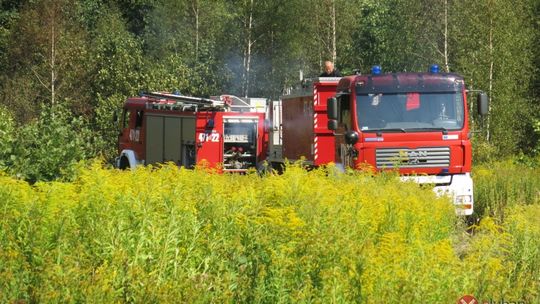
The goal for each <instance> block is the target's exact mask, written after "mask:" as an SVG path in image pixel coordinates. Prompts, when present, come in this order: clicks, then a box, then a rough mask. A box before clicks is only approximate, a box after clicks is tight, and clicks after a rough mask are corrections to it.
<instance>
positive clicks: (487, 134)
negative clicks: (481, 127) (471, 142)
mask: <svg viewBox="0 0 540 304" xmlns="http://www.w3.org/2000/svg"><path fill="white" fill-rule="evenodd" d="M494 60H495V59H494V58H493V16H490V18H489V61H490V62H489V88H488V90H489V93H488V98H489V106H488V107H489V108H488V112H491V104H492V102H491V101H492V100H493V98H492V96H493V64H494ZM486 120H487V122H486V129H487V133H486V140H487V141H488V142H489V141H490V139H491V133H490V129H489V127H490V119H489V115H488V117H487V118H486Z"/></svg>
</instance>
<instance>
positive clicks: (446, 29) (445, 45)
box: [444, 0, 450, 73]
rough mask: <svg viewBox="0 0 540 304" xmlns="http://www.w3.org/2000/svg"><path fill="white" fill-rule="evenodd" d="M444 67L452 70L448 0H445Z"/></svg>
mask: <svg viewBox="0 0 540 304" xmlns="http://www.w3.org/2000/svg"><path fill="white" fill-rule="evenodd" d="M444 69H445V70H446V73H449V72H450V67H449V65H448V0H444Z"/></svg>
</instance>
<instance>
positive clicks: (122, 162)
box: [118, 156, 131, 170]
mask: <svg viewBox="0 0 540 304" xmlns="http://www.w3.org/2000/svg"><path fill="white" fill-rule="evenodd" d="M129 167H131V166H130V165H129V160H128V159H127V157H125V156H122V157H121V158H120V163H119V164H118V169H120V170H126V169H127V168H129Z"/></svg>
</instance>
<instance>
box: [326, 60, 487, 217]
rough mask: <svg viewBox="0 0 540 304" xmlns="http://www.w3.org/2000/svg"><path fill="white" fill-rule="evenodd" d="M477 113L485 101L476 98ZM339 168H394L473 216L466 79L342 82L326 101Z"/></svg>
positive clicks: (417, 76)
mask: <svg viewBox="0 0 540 304" xmlns="http://www.w3.org/2000/svg"><path fill="white" fill-rule="evenodd" d="M478 106H479V114H481V115H483V114H485V113H487V108H488V107H487V96H486V95H485V94H484V93H481V94H479V98H478ZM328 117H329V121H328V128H329V129H330V130H333V131H334V133H335V155H336V163H338V164H340V165H342V166H344V167H351V168H364V167H366V164H367V165H368V166H370V167H372V168H374V169H376V170H387V169H390V170H399V173H400V174H401V175H402V179H403V180H413V181H415V182H418V183H421V184H432V185H434V186H435V191H436V192H438V193H445V194H449V195H451V196H452V197H453V200H454V204H455V205H456V210H457V213H458V214H462V215H470V214H472V212H473V205H474V202H473V181H472V178H471V164H472V147H471V142H470V136H471V133H470V130H469V120H468V118H469V113H468V107H467V90H466V89H465V85H464V81H463V78H462V77H461V76H459V75H457V74H453V73H439V71H438V67H436V66H432V68H431V71H430V72H427V73H388V74H383V73H381V70H380V67H374V68H373V70H372V73H371V74H369V75H354V76H348V77H344V78H342V79H341V80H340V82H339V84H338V86H337V94H336V97H334V98H330V99H329V100H328Z"/></svg>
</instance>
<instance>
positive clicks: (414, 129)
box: [407, 127, 448, 134]
mask: <svg viewBox="0 0 540 304" xmlns="http://www.w3.org/2000/svg"><path fill="white" fill-rule="evenodd" d="M407 130H409V131H441V132H442V133H443V134H448V129H447V128H443V127H433V128H408V129H407Z"/></svg>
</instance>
